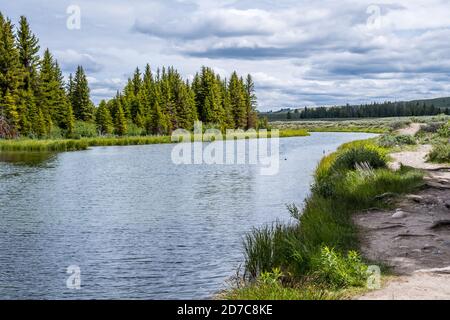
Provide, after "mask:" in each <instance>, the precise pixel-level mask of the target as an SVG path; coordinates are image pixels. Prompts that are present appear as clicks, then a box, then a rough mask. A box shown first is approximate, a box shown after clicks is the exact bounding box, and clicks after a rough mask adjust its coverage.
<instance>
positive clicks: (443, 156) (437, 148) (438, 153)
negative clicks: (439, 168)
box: [428, 142, 450, 163]
mask: <svg viewBox="0 0 450 320" xmlns="http://www.w3.org/2000/svg"><path fill="white" fill-rule="evenodd" d="M428 160H429V161H431V162H435V163H450V143H448V142H442V143H441V144H435V145H433V149H432V150H431V152H430V153H429V154H428Z"/></svg>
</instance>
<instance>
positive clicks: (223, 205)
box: [0, 133, 374, 299]
mask: <svg viewBox="0 0 450 320" xmlns="http://www.w3.org/2000/svg"><path fill="white" fill-rule="evenodd" d="M371 136H374V135H371V134H364V133H313V134H312V135H311V136H310V137H294V138H284V139H280V170H279V173H278V174H276V175H273V176H263V175H260V172H259V169H258V167H257V166H253V165H206V164H204V165H178V166H177V165H175V164H173V163H172V161H171V151H172V148H173V145H147V146H129V147H96V148H91V149H89V150H86V151H78V152H66V153H59V154H42V155H36V154H33V155H26V154H14V153H12V154H11V153H3V154H1V153H0V298H1V299H116V298H123V299H194V298H195V299H205V298H208V297H211V296H212V295H213V294H215V293H216V292H218V291H219V290H221V289H224V288H226V286H227V284H226V281H227V279H229V278H230V277H231V276H233V275H234V274H235V271H236V269H237V268H238V266H239V265H240V264H241V263H242V262H243V256H242V240H243V237H244V235H245V233H246V232H247V231H249V230H251V228H253V227H258V226H261V225H264V224H267V223H272V222H273V221H275V220H280V221H288V220H289V213H288V211H287V210H286V204H290V203H293V202H295V203H296V204H298V205H302V202H303V200H304V199H305V197H306V196H307V195H308V193H309V189H310V184H311V181H312V173H313V171H314V168H315V167H316V166H317V163H318V161H319V160H320V159H321V158H322V157H323V155H324V151H325V152H327V153H328V152H331V151H334V150H335V149H336V148H337V147H338V146H339V145H341V144H342V143H345V142H349V141H352V140H358V139H364V138H368V137H371ZM69 266H75V270H77V271H78V269H77V268H79V277H78V279H80V280H81V286H80V288H79V289H74V288H73V287H71V286H67V280H68V279H69V278H70V277H71V274H68V273H67V269H68V267H69ZM76 275H78V273H77V274H76Z"/></svg>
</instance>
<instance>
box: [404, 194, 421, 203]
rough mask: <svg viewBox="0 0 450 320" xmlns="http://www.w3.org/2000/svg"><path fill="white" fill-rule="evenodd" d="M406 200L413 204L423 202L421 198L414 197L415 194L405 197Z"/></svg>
mask: <svg viewBox="0 0 450 320" xmlns="http://www.w3.org/2000/svg"><path fill="white" fill-rule="evenodd" d="M406 198H407V199H409V200H412V201H414V202H417V203H420V202H422V201H423V197H421V196H418V195H415V194H409V195H407V196H406Z"/></svg>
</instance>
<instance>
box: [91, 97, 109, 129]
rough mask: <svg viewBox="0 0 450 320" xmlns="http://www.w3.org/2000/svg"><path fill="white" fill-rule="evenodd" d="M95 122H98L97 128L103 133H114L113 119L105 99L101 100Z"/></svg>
mask: <svg viewBox="0 0 450 320" xmlns="http://www.w3.org/2000/svg"><path fill="white" fill-rule="evenodd" d="M95 123H96V124H97V130H98V132H99V133H100V134H101V135H104V134H110V133H112V130H113V120H112V117H111V113H110V111H109V109H108V107H107V105H106V102H105V101H104V100H102V101H101V102H100V104H99V106H98V108H97V112H96V114H95Z"/></svg>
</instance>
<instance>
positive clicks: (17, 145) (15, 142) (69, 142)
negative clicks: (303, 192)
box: [0, 129, 309, 152]
mask: <svg viewBox="0 0 450 320" xmlns="http://www.w3.org/2000/svg"><path fill="white" fill-rule="evenodd" d="M308 135H309V134H308V132H307V131H305V130H302V129H297V130H282V131H280V137H282V138H284V137H299V136H308ZM258 136H259V134H257V133H255V134H253V135H252V134H250V135H249V134H246V133H242V134H237V135H236V138H237V139H245V138H249V137H250V138H257V137H258ZM268 137H270V131H269V132H268ZM191 139H193V137H191ZM206 140H208V137H206V138H205V141H206ZM162 143H172V141H171V137H170V136H135V137H133V136H129V137H128V136H127V137H92V138H81V139H43V140H39V139H11V140H4V139H3V140H2V139H0V151H30V152H35V151H39V152H49V151H50V152H64V151H77V150H86V149H87V148H88V147H98V146H128V145H147V144H162Z"/></svg>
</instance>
